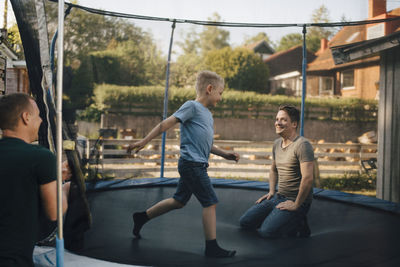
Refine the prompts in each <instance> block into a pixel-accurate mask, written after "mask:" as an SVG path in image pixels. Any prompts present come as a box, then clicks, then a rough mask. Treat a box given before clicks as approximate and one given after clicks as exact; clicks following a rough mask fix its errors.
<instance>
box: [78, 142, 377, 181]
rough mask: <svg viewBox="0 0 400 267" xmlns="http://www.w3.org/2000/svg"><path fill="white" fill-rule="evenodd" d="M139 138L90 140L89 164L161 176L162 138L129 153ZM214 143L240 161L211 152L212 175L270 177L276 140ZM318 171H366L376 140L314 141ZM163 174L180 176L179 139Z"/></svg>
mask: <svg viewBox="0 0 400 267" xmlns="http://www.w3.org/2000/svg"><path fill="white" fill-rule="evenodd" d="M135 141H136V140H121V139H119V140H117V139H104V140H101V139H98V140H89V146H87V149H86V153H85V154H87V155H89V156H88V158H89V161H88V162H89V167H90V168H92V169H95V170H96V171H98V173H100V174H101V175H102V176H103V177H106V176H107V177H115V178H133V177H159V176H160V166H161V140H153V141H152V142H151V143H150V144H148V145H147V146H146V147H145V148H144V149H143V150H141V151H140V152H139V153H138V154H134V155H128V154H127V153H126V148H127V146H128V144H130V143H133V142H135ZM214 144H215V145H216V146H218V147H220V148H222V149H225V150H232V151H235V152H236V153H238V154H239V155H240V161H239V162H238V163H235V162H233V161H227V160H225V159H223V158H221V157H219V156H215V155H211V156H210V160H209V163H210V166H209V169H208V173H209V175H210V177H218V178H240V179H265V180H267V179H268V177H269V167H270V165H271V159H272V146H273V142H270V141H266V142H252V141H222V140H215V141H214ZM312 145H313V147H314V152H315V157H316V162H317V163H318V164H316V165H317V166H318V169H317V172H319V175H320V176H321V177H326V176H335V175H344V174H346V173H349V174H350V173H360V172H363V171H364V170H363V168H362V165H361V160H366V159H370V158H376V157H377V153H376V147H377V146H376V144H371V145H363V144H342V143H324V144H316V143H313V144H312ZM165 155H166V156H165V165H164V177H179V174H178V172H177V161H178V158H179V141H178V140H176V139H168V140H167V141H166V149H165Z"/></svg>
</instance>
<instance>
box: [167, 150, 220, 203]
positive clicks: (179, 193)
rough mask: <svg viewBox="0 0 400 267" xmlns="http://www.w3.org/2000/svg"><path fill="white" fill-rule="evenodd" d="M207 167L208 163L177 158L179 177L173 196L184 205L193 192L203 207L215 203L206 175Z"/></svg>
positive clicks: (216, 200)
mask: <svg viewBox="0 0 400 267" xmlns="http://www.w3.org/2000/svg"><path fill="white" fill-rule="evenodd" d="M207 168H208V163H200V162H193V161H188V160H185V159H183V158H179V161H178V171H179V174H180V176H181V178H180V179H179V182H178V186H177V188H176V192H175V194H174V196H173V198H174V199H175V200H177V201H178V202H180V203H182V204H184V205H185V204H186V203H187V202H188V201H189V199H190V197H191V196H192V194H193V195H195V197H196V198H197V199H198V200H199V202H200V203H201V205H202V206H203V208H206V207H209V206H212V205H214V204H217V203H218V198H217V195H216V194H215V191H214V188H213V186H212V184H211V181H210V177H208V174H207Z"/></svg>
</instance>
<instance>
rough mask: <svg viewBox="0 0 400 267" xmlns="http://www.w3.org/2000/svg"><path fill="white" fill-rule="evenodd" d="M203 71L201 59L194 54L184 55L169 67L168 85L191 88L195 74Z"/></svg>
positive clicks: (194, 80)
mask: <svg viewBox="0 0 400 267" xmlns="http://www.w3.org/2000/svg"><path fill="white" fill-rule="evenodd" d="M202 69H203V61H202V57H201V56H200V55H198V54H196V53H185V54H183V55H181V56H179V57H178V59H177V60H176V62H175V63H173V64H172V65H171V77H170V84H171V85H172V86H176V87H188V86H193V85H194V84H195V82H196V74H197V73H198V72H199V71H200V70H202Z"/></svg>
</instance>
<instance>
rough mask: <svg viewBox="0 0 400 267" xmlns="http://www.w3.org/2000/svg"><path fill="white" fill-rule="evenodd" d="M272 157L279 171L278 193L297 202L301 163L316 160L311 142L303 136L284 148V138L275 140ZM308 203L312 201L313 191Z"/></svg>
mask: <svg viewBox="0 0 400 267" xmlns="http://www.w3.org/2000/svg"><path fill="white" fill-rule="evenodd" d="M272 157H273V159H274V160H275V164H276V168H277V170H278V193H280V194H282V195H284V196H285V197H286V198H288V199H290V200H293V201H295V200H296V198H297V195H298V193H299V188H300V183H301V178H302V176H301V171H300V163H302V162H306V161H313V160H314V151H313V148H312V146H311V144H310V142H309V141H308V140H307V139H306V138H304V137H301V136H298V137H296V139H295V140H293V143H291V144H290V145H288V146H287V147H285V148H282V138H279V139H277V140H275V142H274V147H273V149H272ZM305 201H306V202H308V203H310V202H311V201H312V190H311V191H310V193H309V194H308V196H307V199H306V200H305Z"/></svg>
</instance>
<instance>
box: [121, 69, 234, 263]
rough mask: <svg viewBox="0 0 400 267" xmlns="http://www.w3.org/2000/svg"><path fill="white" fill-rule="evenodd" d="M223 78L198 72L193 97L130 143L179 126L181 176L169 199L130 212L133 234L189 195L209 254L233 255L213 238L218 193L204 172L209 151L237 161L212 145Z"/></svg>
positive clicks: (179, 205)
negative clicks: (196, 204)
mask: <svg viewBox="0 0 400 267" xmlns="http://www.w3.org/2000/svg"><path fill="white" fill-rule="evenodd" d="M223 91H224V80H223V79H222V78H221V77H220V76H219V75H217V74H216V73H214V72H210V71H201V72H200V73H199V74H198V75H197V80H196V93H197V97H196V100H194V101H193V100H190V101H187V102H186V103H184V104H183V105H182V106H181V107H180V108H179V109H178V110H177V111H176V112H175V113H174V114H173V115H172V116H170V117H169V118H167V119H165V120H164V121H162V122H161V123H159V124H158V125H157V126H156V127H154V129H153V130H151V131H150V133H149V134H148V135H147V136H146V137H145V138H144V139H143V140H141V141H139V142H136V143H134V144H132V145H130V146H129V148H128V152H129V153H130V152H131V151H132V150H135V152H138V151H139V150H141V149H142V148H143V147H144V146H145V145H146V144H147V143H148V142H150V141H151V140H152V139H153V138H154V137H156V136H158V135H159V134H161V133H162V132H165V131H166V130H168V129H170V128H171V127H173V126H174V125H176V124H177V123H179V122H180V123H181V125H180V133H181V138H180V140H181V144H180V158H179V162H178V171H179V174H180V179H179V182H178V186H177V189H176V192H175V194H174V196H173V197H172V198H168V199H164V200H162V201H160V202H158V203H157V204H155V205H154V206H152V207H150V208H149V209H147V210H146V211H143V212H138V213H134V214H133V223H134V227H133V234H134V235H135V236H136V237H140V229H141V228H142V226H143V225H144V224H145V223H146V222H148V221H149V220H151V219H153V218H155V217H157V216H160V215H162V214H164V213H167V212H169V211H171V210H174V209H179V208H182V207H184V206H185V204H186V203H187V202H188V201H189V199H190V197H191V195H192V194H194V195H195V196H196V198H197V199H198V200H199V201H200V203H201V205H202V206H203V225H204V234H205V239H206V247H205V255H206V256H208V257H233V256H234V255H235V253H236V251H234V250H231V251H229V250H225V249H222V248H221V247H219V245H218V243H217V240H216V204H217V203H218V199H217V196H216V194H215V192H214V189H213V187H212V184H211V182H210V178H209V177H208V174H207V167H208V158H209V155H210V153H213V154H215V155H218V156H221V157H223V158H225V159H228V160H235V161H238V160H239V155H238V154H237V153H233V152H225V151H223V150H221V149H219V148H217V147H216V146H214V145H213V135H214V125H213V124H214V121H213V118H212V114H211V112H210V110H209V109H208V108H209V107H215V105H216V104H217V103H218V102H219V101H220V100H221V99H222V93H223Z"/></svg>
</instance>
